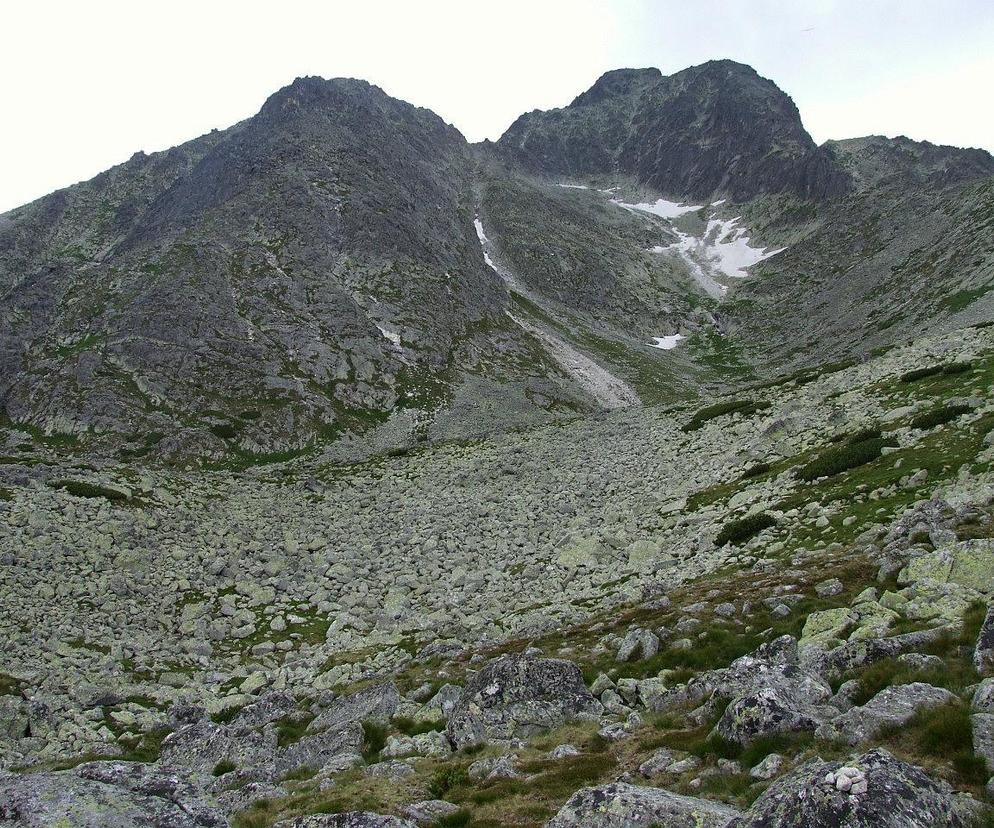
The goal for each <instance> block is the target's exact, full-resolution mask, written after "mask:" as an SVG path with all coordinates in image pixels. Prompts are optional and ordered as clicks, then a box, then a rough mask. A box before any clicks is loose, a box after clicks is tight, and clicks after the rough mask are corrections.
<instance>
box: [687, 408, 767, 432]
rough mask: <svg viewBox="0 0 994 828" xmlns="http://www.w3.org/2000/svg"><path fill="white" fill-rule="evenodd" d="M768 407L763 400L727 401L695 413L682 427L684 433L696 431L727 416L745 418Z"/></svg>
mask: <svg viewBox="0 0 994 828" xmlns="http://www.w3.org/2000/svg"><path fill="white" fill-rule="evenodd" d="M769 407H770V404H769V403H768V402H765V401H764V400H727V401H726V402H720V403H715V404H714V405H709V406H707V407H706V408H702V409H700V410H699V411H697V412H696V413H695V414H694V416H693V417H691V418H690V420H689V421H688V422H687V424H686V425H685V426H683V431H684V432H691V431H697V429H699V428H702V427H703V426H704V424H705V423H707V422H710V421H711V420H716V419H717V418H718V417H724V416H725V415H727V414H742V415H743V416H747V415H749V414H755V413H756V412H757V411H764V410H766V409H767V408H769Z"/></svg>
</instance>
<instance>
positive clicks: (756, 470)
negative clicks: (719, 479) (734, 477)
mask: <svg viewBox="0 0 994 828" xmlns="http://www.w3.org/2000/svg"><path fill="white" fill-rule="evenodd" d="M769 470H770V464H769V463H755V464H753V465H752V466H750V467H749V468H748V469H746V470H745V471H744V472H742V477H741V478H739V479H740V480H751V479H752V478H754V477H760V476H762V475H764V474H766V473H767V472H768V471H769Z"/></svg>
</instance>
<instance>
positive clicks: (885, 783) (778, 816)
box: [730, 748, 985, 828]
mask: <svg viewBox="0 0 994 828" xmlns="http://www.w3.org/2000/svg"><path fill="white" fill-rule="evenodd" d="M851 764H852V765H853V767H854V770H856V771H857V772H858V774H859V775H860V776H861V777H862V784H861V785H859V786H858V788H857V786H856V785H855V784H852V783H850V785H849V790H840V789H839V787H837V784H836V782H837V778H836V777H837V774H838V773H839V771H840V770H841V769H842V768H843V767H844V766H843V765H842V763H840V762H823V761H821V760H820V759H813V760H812V761H810V762H807V763H806V764H804V765H802V766H801V767H799V768H797V769H796V770H794V771H793V772H791V773H789V774H787V775H786V776H784V777H781V778H780V779H778V780H777V781H776V782H774V783H773V784H772V785H771V786H770V787H769V788H768V789H767V790H766V791H765V792H764V793H763V794H762V795H761V796H760V797H759V799H757V800H756V801H755V802H754V803H753V805H752V807H751V808H750V809H749V811H748V812H747V813H746V814H744V815H743V816H742V817H740V818H739V819H737V820H735V821H734V822H732V823H730V828H774V826H775V828H842V826H844V828H969V826H970V825H972V824H973V821H974V820H975V819H977V818H978V817H979V816H980V814H981V813H983V811H984V809H985V806H984V805H982V804H981V803H979V802H976V801H975V800H974V799H973V798H972V797H969V796H965V795H962V794H956V793H954V792H953V790H952V788H950V787H949V786H948V785H947V784H945V783H944V782H940V781H938V780H935V779H932V778H931V777H930V776H928V775H927V774H926V773H925V772H924V771H923V770H922V769H921V768H918V767H915V766H914V765H909V764H907V763H905V762H901V761H900V760H898V759H895V758H894V757H893V756H891V754H889V753H888V752H887V751H885V750H883V749H882V748H876V749H874V750H871V751H869V752H868V753H864V754H863V755H862V756H860V757H858V758H857V759H856V760H855V761H853V762H851ZM846 778H847V779H850V778H851V777H849V776H846ZM855 778H856V779H859V778H860V777H859V776H857V777H855ZM864 786H865V789H864Z"/></svg>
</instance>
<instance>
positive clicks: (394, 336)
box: [376, 325, 400, 346]
mask: <svg viewBox="0 0 994 828" xmlns="http://www.w3.org/2000/svg"><path fill="white" fill-rule="evenodd" d="M376 327H377V328H379V329H380V333H381V334H383V336H384V337H385V338H386V339H389V340H390V341H391V342H392V343H393V344H394V345H398V346H399V345H400V334H399V333H394V332H393V331H388V330H387V329H386V328H384V327H383V326H382V325H377V326H376Z"/></svg>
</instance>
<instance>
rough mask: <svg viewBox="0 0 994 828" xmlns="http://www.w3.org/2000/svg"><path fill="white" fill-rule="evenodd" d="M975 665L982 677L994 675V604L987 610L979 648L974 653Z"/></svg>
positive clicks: (978, 638)
mask: <svg viewBox="0 0 994 828" xmlns="http://www.w3.org/2000/svg"><path fill="white" fill-rule="evenodd" d="M973 665H974V667H976V668H977V672H978V673H980V675H982V676H989V675H991V674H994V604H992V605H991V606H989V607H988V608H987V615H986V616H985V617H984V623H983V626H981V628H980V635H979V636H978V637H977V646H976V649H974V651H973Z"/></svg>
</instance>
